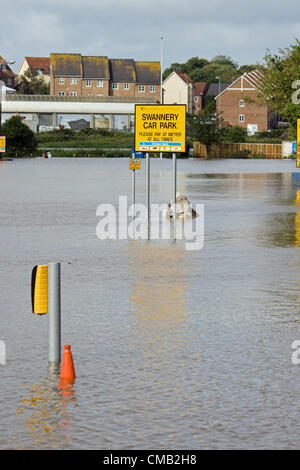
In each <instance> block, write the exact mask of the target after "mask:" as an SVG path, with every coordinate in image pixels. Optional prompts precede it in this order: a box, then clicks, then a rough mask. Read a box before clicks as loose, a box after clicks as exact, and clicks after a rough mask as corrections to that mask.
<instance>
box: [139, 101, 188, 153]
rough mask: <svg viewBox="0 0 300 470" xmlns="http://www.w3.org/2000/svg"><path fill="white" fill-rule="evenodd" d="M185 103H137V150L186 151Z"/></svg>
mask: <svg viewBox="0 0 300 470" xmlns="http://www.w3.org/2000/svg"><path fill="white" fill-rule="evenodd" d="M185 127H186V106H185V105H180V104H177V105H136V106H135V151H137V152H138V151H142V152H185Z"/></svg>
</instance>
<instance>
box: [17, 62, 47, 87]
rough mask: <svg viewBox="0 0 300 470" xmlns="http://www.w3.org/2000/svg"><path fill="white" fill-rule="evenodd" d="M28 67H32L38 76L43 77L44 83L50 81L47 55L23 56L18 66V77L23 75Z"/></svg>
mask: <svg viewBox="0 0 300 470" xmlns="http://www.w3.org/2000/svg"><path fill="white" fill-rule="evenodd" d="M29 67H32V68H33V69H34V70H35V71H36V73H37V74H38V75H39V76H40V77H43V79H44V80H45V82H46V83H50V59H49V57H24V59H23V61H22V63H21V65H20V68H19V73H18V77H21V76H22V75H24V72H26V70H27V69H28V68H29Z"/></svg>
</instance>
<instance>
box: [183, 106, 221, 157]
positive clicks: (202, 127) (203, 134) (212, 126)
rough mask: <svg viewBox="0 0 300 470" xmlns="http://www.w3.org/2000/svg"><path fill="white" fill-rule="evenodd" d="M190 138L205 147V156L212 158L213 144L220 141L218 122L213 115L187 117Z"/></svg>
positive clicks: (208, 113) (203, 114) (206, 113)
mask: <svg viewBox="0 0 300 470" xmlns="http://www.w3.org/2000/svg"><path fill="white" fill-rule="evenodd" d="M189 124H190V127H191V134H192V138H193V139H194V140H196V141H197V142H201V143H202V144H204V145H205V147H206V152H207V156H208V157H210V156H212V146H213V144H218V143H220V142H221V140H222V129H221V126H220V120H219V118H218V116H216V114H215V113H210V112H205V111H202V113H199V114H193V115H191V116H190V117H189Z"/></svg>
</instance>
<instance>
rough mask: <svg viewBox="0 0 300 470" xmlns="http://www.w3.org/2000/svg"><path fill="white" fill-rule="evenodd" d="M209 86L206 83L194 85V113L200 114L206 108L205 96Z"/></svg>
mask: <svg viewBox="0 0 300 470" xmlns="http://www.w3.org/2000/svg"><path fill="white" fill-rule="evenodd" d="M207 90H208V86H207V84H206V83H205V82H195V83H194V85H193V100H194V112H195V113H199V112H200V111H202V110H203V108H204V106H205V96H206V93H207Z"/></svg>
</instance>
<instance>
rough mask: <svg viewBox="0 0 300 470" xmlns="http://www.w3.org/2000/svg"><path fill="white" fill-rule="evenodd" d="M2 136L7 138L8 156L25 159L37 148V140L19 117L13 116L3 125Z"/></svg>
mask: <svg viewBox="0 0 300 470" xmlns="http://www.w3.org/2000/svg"><path fill="white" fill-rule="evenodd" d="M2 135H5V137H6V153H7V155H8V156H15V155H17V156H18V157H25V156H29V155H30V154H31V153H33V152H34V151H35V150H36V148H37V140H36V138H35V135H34V133H33V132H32V130H31V129H29V127H28V126H27V125H26V124H24V123H23V122H22V119H21V118H20V117H19V116H12V117H11V118H10V119H8V120H7V121H5V123H4V124H3V125H2Z"/></svg>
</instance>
